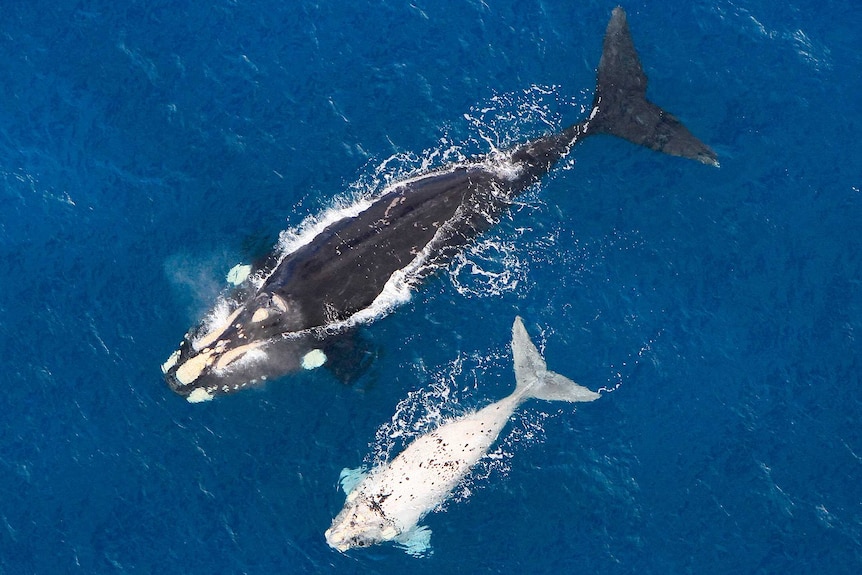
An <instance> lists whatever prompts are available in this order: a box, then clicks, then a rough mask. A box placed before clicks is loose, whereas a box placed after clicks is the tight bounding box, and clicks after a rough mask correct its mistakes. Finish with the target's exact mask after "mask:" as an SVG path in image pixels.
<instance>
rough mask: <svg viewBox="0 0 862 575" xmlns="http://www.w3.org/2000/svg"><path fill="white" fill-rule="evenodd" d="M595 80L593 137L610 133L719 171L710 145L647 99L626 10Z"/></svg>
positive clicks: (608, 37) (611, 29)
mask: <svg viewBox="0 0 862 575" xmlns="http://www.w3.org/2000/svg"><path fill="white" fill-rule="evenodd" d="M596 76H597V77H596V94H595V99H594V101H593V117H592V119H591V120H590V121H589V124H588V131H589V133H605V134H612V135H614V136H618V137H620V138H623V139H626V140H628V141H630V142H633V143H635V144H638V145H641V146H644V147H647V148H650V149H651V150H655V151H657V152H664V153H665V154H670V155H672V156H682V157H683V158H689V159H692V160H698V161H699V162H702V163H704V164H708V165H711V166H718V156H716V154H715V152H714V151H712V149H711V148H710V147H709V146H707V145H706V144H704V143H703V142H701V141H700V140H698V139H697V138H696V137H694V135H692V133H691V132H689V131H688V129H687V128H686V127H685V126H684V125H683V124H682V122H680V121H679V120H678V119H676V117H674V116H673V115H672V114H670V113H668V112H666V111H664V110H662V109H661V108H659V107H658V106H656V105H655V104H653V103H652V102H650V101H649V100H647V98H646V89H647V77H646V74H644V71H643V67H642V66H641V62H640V58H639V57H638V54H637V51H636V50H635V45H634V41H633V40H632V36H631V32H629V26H628V23H627V22H626V13H625V11H624V10H623V9H622V8H619V7H617V8H614V11H613V15H612V16H611V19H610V22H608V27H607V31H606V32H605V39H604V44H603V46H602V58H601V60H600V61H599V70H598V73H597V75H596Z"/></svg>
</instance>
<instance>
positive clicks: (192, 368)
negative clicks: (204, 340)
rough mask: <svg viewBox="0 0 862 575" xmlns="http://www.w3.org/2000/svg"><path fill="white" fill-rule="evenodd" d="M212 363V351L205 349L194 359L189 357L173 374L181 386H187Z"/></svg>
mask: <svg viewBox="0 0 862 575" xmlns="http://www.w3.org/2000/svg"><path fill="white" fill-rule="evenodd" d="M212 361H213V351H212V350H211V349H206V350H204V351H202V352H201V353H199V354H198V355H196V356H194V357H190V358H189V359H187V360H186V362H185V363H184V364H182V365H181V366H179V367H178V368H177V371H176V373H175V375H176V378H177V381H179V382H180V383H182V384H183V385H188V384H190V383H191V382H193V381H194V380H196V379H197V378H198V377H200V375H201V373H203V370H204V369H206V368H207V367H209V365H210V364H212Z"/></svg>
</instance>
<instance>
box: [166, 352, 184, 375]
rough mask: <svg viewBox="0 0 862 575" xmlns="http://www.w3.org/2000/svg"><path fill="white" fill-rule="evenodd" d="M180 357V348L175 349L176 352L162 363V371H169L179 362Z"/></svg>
mask: <svg viewBox="0 0 862 575" xmlns="http://www.w3.org/2000/svg"><path fill="white" fill-rule="evenodd" d="M179 358H180V350H175V351H174V353H172V354H171V355H170V357H168V359H167V360H166V361H165V363H163V364H162V373H167V372H168V371H170V369H171V368H172V367H173V366H175V365H176V364H177V360H178V359H179Z"/></svg>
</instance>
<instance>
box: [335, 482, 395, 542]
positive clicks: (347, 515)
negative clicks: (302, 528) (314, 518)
mask: <svg viewBox="0 0 862 575" xmlns="http://www.w3.org/2000/svg"><path fill="white" fill-rule="evenodd" d="M351 495H354V494H351ZM399 534H400V531H399V530H398V529H397V528H396V527H395V524H394V523H393V522H392V520H390V519H388V518H387V517H386V516H385V515H384V514H383V510H382V509H381V508H380V504H379V503H376V502H374V501H372V500H369V499H368V498H367V497H365V496H361V495H360V496H358V497H357V496H353V497H351V496H348V497H347V503H346V504H345V506H344V509H342V510H341V512H340V513H339V514H338V515H337V516H336V517H335V519H334V520H333V521H332V526H331V527H330V528H329V529H327V530H326V533H324V536H325V537H326V542H327V543H328V544H329V546H330V547H332V548H333V549H337V550H338V551H341V552H342V553H343V552H345V551H348V550H350V549H355V548H357V547H370V546H372V545H376V544H378V543H382V542H384V541H391V540H393V539H395V538H396V537H398V535H399Z"/></svg>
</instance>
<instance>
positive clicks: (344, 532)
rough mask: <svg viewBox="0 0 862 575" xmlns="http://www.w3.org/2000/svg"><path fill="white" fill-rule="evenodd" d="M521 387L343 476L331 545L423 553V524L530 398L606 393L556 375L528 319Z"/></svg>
mask: <svg viewBox="0 0 862 575" xmlns="http://www.w3.org/2000/svg"><path fill="white" fill-rule="evenodd" d="M512 356H513V358H514V368H515V390H514V391H513V392H512V393H511V394H510V395H509V396H507V397H505V398H503V399H501V400H499V401H496V402H494V403H492V404H490V405H488V406H486V407H483V408H482V409H480V410H478V411H474V412H472V413H468V414H467V415H464V416H462V417H459V418H457V419H455V420H453V421H450V422H448V423H445V424H443V425H441V426H439V427H437V428H436V429H434V430H432V431H429V432H427V433H425V434H424V435H420V436H419V437H418V438H417V439H415V440H414V441H413V442H412V443H410V445H408V446H407V448H406V449H404V451H402V452H401V453H399V454H398V455H397V456H396V457H395V458H394V459H392V461H389V462H387V463H383V464H381V465H378V466H376V467H374V468H373V469H371V470H370V471H369V472H367V473H365V474H362V473H361V472H359V473H355V472H351V471H349V470H345V471H342V486H344V487H345V491H346V492H347V497H346V499H345V503H344V507H343V508H342V510H341V511H340V512H339V513H338V515H337V516H336V517H335V519H334V520H333V521H332V526H331V527H330V528H329V529H327V530H326V532H325V533H324V536H325V538H326V542H327V543H328V544H329V546H330V547H332V548H333V549H337V550H338V551H341V552H345V551H348V550H350V549H354V548H360V547H369V546H371V545H376V544H378V543H383V542H386V541H394V542H396V543H397V544H399V545H401V546H402V547H403V548H404V549H406V550H407V551H408V553H411V554H415V555H421V554H423V553H425V552H427V550H428V548H429V545H430V538H431V531H430V530H429V529H428V527H426V526H420V525H419V522H420V521H421V520H422V518H423V517H425V516H426V515H427V514H428V513H429V512H430V511H432V510H434V509H436V508H438V507H439V506H440V505H441V504H443V503H444V502H445V501H446V500H447V499H448V498H449V496H450V494H451V493H452V491H453V490H454V489H455V487H457V486H458V485H459V484H460V483H461V482H462V481H463V480H464V478H465V476H466V475H467V474H468V473H469V472H470V470H471V469H472V468H473V467H474V466H475V465H476V464H477V463H478V462H479V460H480V459H482V457H484V456H485V455H486V454H487V453H488V450H489V449H490V448H491V446H492V445H494V443H495V442H496V440H497V438H498V436H499V435H500V432H501V431H502V430H503V428H504V427H505V426H506V423H507V422H508V421H509V419H510V418H511V417H512V414H513V413H514V412H515V410H516V409H517V408H518V406H519V405H521V403H523V402H524V401H526V400H528V399H543V400H547V401H568V402H588V401H594V400H596V399H598V398H599V397H600V394H599V393H596V392H594V391H591V390H589V389H587V388H585V387H582V386H580V385H578V384H576V383H575V382H573V381H572V380H570V379H568V378H566V377H565V376H563V375H560V374H558V373H555V372H553V371H549V370H548V369H547V365H546V363H545V360H544V359H543V358H542V356H541V355H540V354H539V351H538V350H537V349H536V346H535V345H534V344H533V342H532V341H530V336H529V335H528V334H527V330H526V328H525V327H524V322H523V320H522V319H521V318H520V317H516V318H515V323H514V324H513V326H512Z"/></svg>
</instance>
